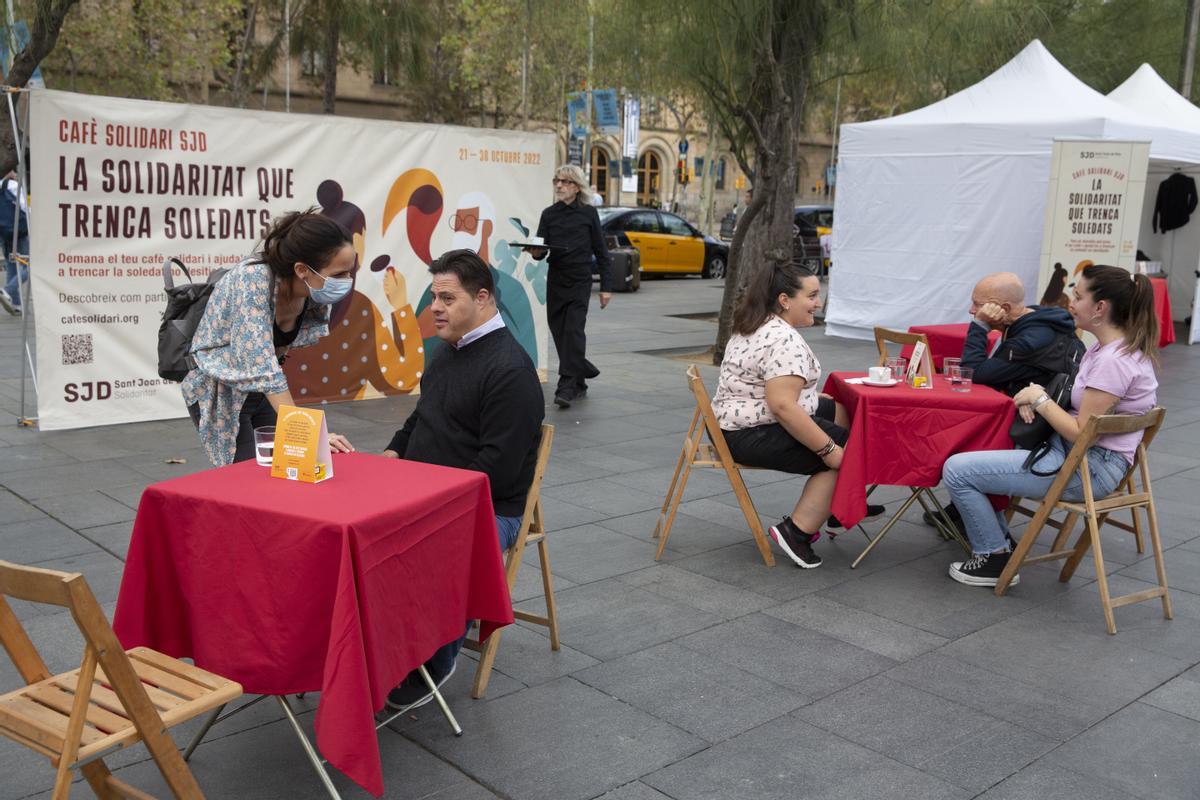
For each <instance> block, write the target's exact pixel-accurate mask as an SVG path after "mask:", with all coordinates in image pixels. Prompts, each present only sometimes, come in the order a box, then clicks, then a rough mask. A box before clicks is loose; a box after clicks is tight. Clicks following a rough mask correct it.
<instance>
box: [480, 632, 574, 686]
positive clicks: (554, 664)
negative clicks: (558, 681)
mask: <svg viewBox="0 0 1200 800" xmlns="http://www.w3.org/2000/svg"><path fill="white" fill-rule="evenodd" d="M542 630H543V631H544V630H545V629H544V628H543V629H542ZM493 635H495V634H493ZM548 637H549V634H548V633H547V634H546V635H543V634H542V633H539V632H538V631H535V630H531V629H530V628H528V627H525V626H524V625H509V626H508V627H506V628H504V629H503V630H502V631H501V632H500V648H499V650H497V652H496V661H495V668H496V669H497V670H499V671H500V672H503V673H504V674H505V675H509V676H511V677H513V678H515V679H516V680H518V681H520V682H521V683H523V684H525V685H526V686H536V685H538V684H541V683H546V682H548V681H552V680H554V679H555V678H561V677H562V676H563V675H570V674H571V673H573V672H575V671H576V670H580V669H584V668H585V667H590V666H592V665H593V664H596V663H598V662H597V661H596V659H594V658H592V657H591V656H589V655H585V654H584V653H581V652H579V651H578V650H573V649H571V648H570V647H567V646H566V645H562V644H560V646H559V649H558V650H557V651H554V650H551V649H550V639H549V638H548ZM463 667H469V670H470V671H468V672H467V673H466V674H467V677H469V678H471V679H472V680H473V679H474V674H475V673H474V669H475V665H474V664H467V663H466V662H461V663H460V665H459V669H462V668H463Z"/></svg>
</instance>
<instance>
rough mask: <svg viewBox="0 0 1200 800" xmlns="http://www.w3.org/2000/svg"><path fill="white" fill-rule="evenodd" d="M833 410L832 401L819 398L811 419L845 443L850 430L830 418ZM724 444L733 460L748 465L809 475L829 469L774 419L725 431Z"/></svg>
mask: <svg viewBox="0 0 1200 800" xmlns="http://www.w3.org/2000/svg"><path fill="white" fill-rule="evenodd" d="M834 410H835V405H834V402H833V401H832V400H830V399H829V398H826V397H822V398H821V399H820V401H819V402H818V404H817V413H816V414H813V417H812V421H813V422H815V423H817V425H819V426H820V428H821V430H823V431H825V433H827V434H829V438H830V439H833V440H834V441H835V442H837V443H838V444H839V445H842V446H845V444H846V440H847V439H849V438H850V431H849V430H847V429H846V428H843V427H842V426H841V425H838V424H837V423H835V422H834V421H833V415H834ZM725 443H726V444H728V445H729V452H730V454H732V455H733V459H734V461H737V462H738V463H739V464H745V465H746V466H748V467H762V468H763V469H774V470H778V471H779V472H791V473H794V474H796V475H812V474H814V473H817V472H824V471H825V470H827V469H829V467H827V466H825V462H824V461H822V460H821V459H820V458H818V457H817V454H816V453H814V452H813V451H812V450H809V449H808V448H807V447H805V446H804V445H802V444H801V443H800V442H798V441H796V439H795V438H793V437H792V435H791V434H790V433H788V432H787V429H786V428H784V427H783V426H782V425H780V424H779V423H778V422H773V423H771V424H770V425H759V426H757V427H754V428H745V429H743V430H740V431H725Z"/></svg>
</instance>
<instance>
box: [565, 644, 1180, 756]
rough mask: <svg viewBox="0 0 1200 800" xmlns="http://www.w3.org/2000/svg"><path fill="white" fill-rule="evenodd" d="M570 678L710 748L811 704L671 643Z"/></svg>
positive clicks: (800, 695)
mask: <svg viewBox="0 0 1200 800" xmlns="http://www.w3.org/2000/svg"><path fill="white" fill-rule="evenodd" d="M573 677H575V678H576V679H577V680H579V681H582V682H583V683H586V684H588V685H589V686H593V687H595V688H597V689H599V690H600V691H602V692H604V693H606V694H611V695H612V696H613V697H616V698H618V699H620V700H623V701H625V702H626V703H629V704H630V705H631V706H634V707H635V708H639V709H641V710H642V711H645V712H647V713H648V714H650V715H652V716H654V717H657V718H659V719H662V720H665V721H667V722H669V723H671V724H672V725H675V726H676V727H679V728H682V729H683V730H685V731H688V732H689V733H693V734H695V735H696V736H699V737H701V738H703V739H706V740H707V741H709V742H719V741H722V740H724V739H728V738H730V737H732V736H736V735H737V734H739V733H743V732H745V731H747V730H750V729H751V728H754V727H756V726H758V725H761V724H762V723H764V722H766V721H768V720H771V719H775V718H776V717H779V716H782V715H784V714H786V713H787V712H789V711H791V710H792V709H795V708H798V707H800V706H801V705H803V704H805V703H807V702H809V701H810V699H811V698H809V697H807V696H805V695H803V694H800V693H798V692H794V691H789V690H787V689H782V688H780V687H779V686H777V685H775V684H773V683H770V682H769V681H766V680H763V679H762V678H759V677H756V676H754V675H751V674H750V673H748V672H744V671H742V670H739V669H736V668H734V667H731V666H729V665H728V664H727V663H725V662H722V661H718V660H716V659H713V658H709V657H707V656H706V655H704V654H703V653H697V652H695V651H692V650H688V649H686V648H684V647H681V646H680V645H678V644H674V643H670V642H669V643H667V644H663V645H658V646H657V647H651V648H649V649H647V650H642V651H641V652H638V653H634V654H632V655H628V656H624V657H622V658H618V659H616V660H614V661H609V662H606V663H604V664H600V665H597V666H594V667H589V668H588V669H585V670H582V671H580V672H576V673H575V674H574V676H573ZM1195 685H1196V686H1200V684H1195Z"/></svg>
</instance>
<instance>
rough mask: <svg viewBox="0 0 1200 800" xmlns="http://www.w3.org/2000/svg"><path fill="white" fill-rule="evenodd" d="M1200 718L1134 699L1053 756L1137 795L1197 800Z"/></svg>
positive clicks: (1068, 766)
mask: <svg viewBox="0 0 1200 800" xmlns="http://www.w3.org/2000/svg"><path fill="white" fill-rule="evenodd" d="M1197 742H1200V722H1196V721H1195V720H1191V719H1188V718H1186V717H1182V716H1179V715H1178V714H1172V713H1170V712H1168V711H1162V710H1160V709H1157V708H1154V707H1152V706H1148V705H1146V704H1144V703H1133V704H1132V705H1130V706H1128V707H1126V708H1123V709H1121V710H1120V711H1118V712H1117V713H1116V714H1113V715H1112V716H1111V717H1109V718H1108V719H1106V720H1104V721H1103V722H1101V723H1099V724H1098V725H1096V726H1095V727H1093V728H1091V729H1090V730H1088V731H1087V732H1085V733H1083V734H1081V735H1079V736H1078V737H1076V738H1074V739H1072V740H1071V741H1069V742H1067V743H1066V744H1064V745H1063V746H1062V747H1060V748H1058V749H1057V750H1055V751H1054V752H1053V753H1051V754H1050V755H1049V756H1048V760H1049V761H1050V762H1051V763H1053V764H1056V765H1058V766H1061V767H1064V768H1066V769H1070V770H1073V771H1077V772H1080V773H1083V774H1085V775H1088V776H1091V777H1092V778H1096V779H1099V780H1102V781H1104V782H1105V783H1109V784H1112V785H1114V786H1117V787H1118V788H1120V789H1122V790H1124V791H1126V792H1129V793H1130V794H1133V795H1135V796H1137V797H1157V798H1163V800H1184V798H1187V799H1188V800H1192V799H1193V798H1195V797H1196V787H1197V786H1200V744H1198V743H1197Z"/></svg>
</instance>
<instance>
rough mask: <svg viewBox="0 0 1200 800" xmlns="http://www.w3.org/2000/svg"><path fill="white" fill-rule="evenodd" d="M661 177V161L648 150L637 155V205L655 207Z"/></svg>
mask: <svg viewBox="0 0 1200 800" xmlns="http://www.w3.org/2000/svg"><path fill="white" fill-rule="evenodd" d="M661 177H662V162H661V161H659V159H658V156H657V155H656V154H655V153H654V152H653V151H650V150H647V151H646V152H644V153H642V154H641V155H640V156H638V168H637V179H638V181H637V186H638V188H637V198H638V205H639V206H650V207H657V205H658V191H659V182H660V179H661Z"/></svg>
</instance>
